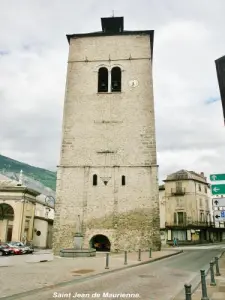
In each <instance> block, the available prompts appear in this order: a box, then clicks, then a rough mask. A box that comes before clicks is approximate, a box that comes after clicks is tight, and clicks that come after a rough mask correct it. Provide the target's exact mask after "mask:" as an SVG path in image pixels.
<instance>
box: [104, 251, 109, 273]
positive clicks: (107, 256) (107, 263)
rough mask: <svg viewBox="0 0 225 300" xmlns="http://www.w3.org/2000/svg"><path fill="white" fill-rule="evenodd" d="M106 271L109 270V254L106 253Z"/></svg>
mask: <svg viewBox="0 0 225 300" xmlns="http://www.w3.org/2000/svg"><path fill="white" fill-rule="evenodd" d="M105 269H109V253H106V263H105Z"/></svg>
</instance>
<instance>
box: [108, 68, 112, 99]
mask: <svg viewBox="0 0 225 300" xmlns="http://www.w3.org/2000/svg"><path fill="white" fill-rule="evenodd" d="M111 78H112V76H111V69H110V70H109V72H108V92H109V93H111V92H112V82H111Z"/></svg>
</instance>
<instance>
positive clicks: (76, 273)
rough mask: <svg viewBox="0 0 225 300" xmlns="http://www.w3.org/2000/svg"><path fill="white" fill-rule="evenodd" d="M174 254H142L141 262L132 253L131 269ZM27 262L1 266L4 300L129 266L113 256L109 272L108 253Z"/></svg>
mask: <svg viewBox="0 0 225 300" xmlns="http://www.w3.org/2000/svg"><path fill="white" fill-rule="evenodd" d="M43 253H44V252H42V254H43ZM47 253H51V252H49V251H48V252H47ZM171 254H174V250H167V249H166V250H163V251H157V252H152V258H149V252H142V254H141V262H140V261H138V253H137V252H135V253H134V252H132V253H128V254H127V263H128V264H127V266H130V265H136V264H139V263H144V262H149V261H154V260H155V259H159V258H161V257H164V256H167V255H171ZM26 260H27V257H26V255H23V256H19V257H18V256H13V257H10V261H11V266H9V267H4V268H3V267H0V295H1V297H5V296H10V295H13V294H17V293H22V292H26V291H30V290H34V289H38V288H42V287H48V286H49V287H50V286H54V285H56V284H58V283H61V282H69V281H72V280H75V279H78V278H83V277H87V276H90V275H95V274H99V273H102V272H109V271H112V270H116V269H119V268H123V267H127V266H124V253H119V254H110V256H109V269H105V261H106V259H105V253H97V255H96V257H82V258H63V257H54V260H53V261H49V262H42V263H41V262H39V263H26Z"/></svg>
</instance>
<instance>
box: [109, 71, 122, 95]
mask: <svg viewBox="0 0 225 300" xmlns="http://www.w3.org/2000/svg"><path fill="white" fill-rule="evenodd" d="M111 79H112V83H111V89H112V92H121V70H120V68H119V67H115V68H113V69H112V73H111Z"/></svg>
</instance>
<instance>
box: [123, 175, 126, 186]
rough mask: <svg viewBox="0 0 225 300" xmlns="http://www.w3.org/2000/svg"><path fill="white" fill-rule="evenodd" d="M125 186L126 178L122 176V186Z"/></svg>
mask: <svg viewBox="0 0 225 300" xmlns="http://www.w3.org/2000/svg"><path fill="white" fill-rule="evenodd" d="M125 184H126V177H125V176H124V175H123V176H122V185H125Z"/></svg>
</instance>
